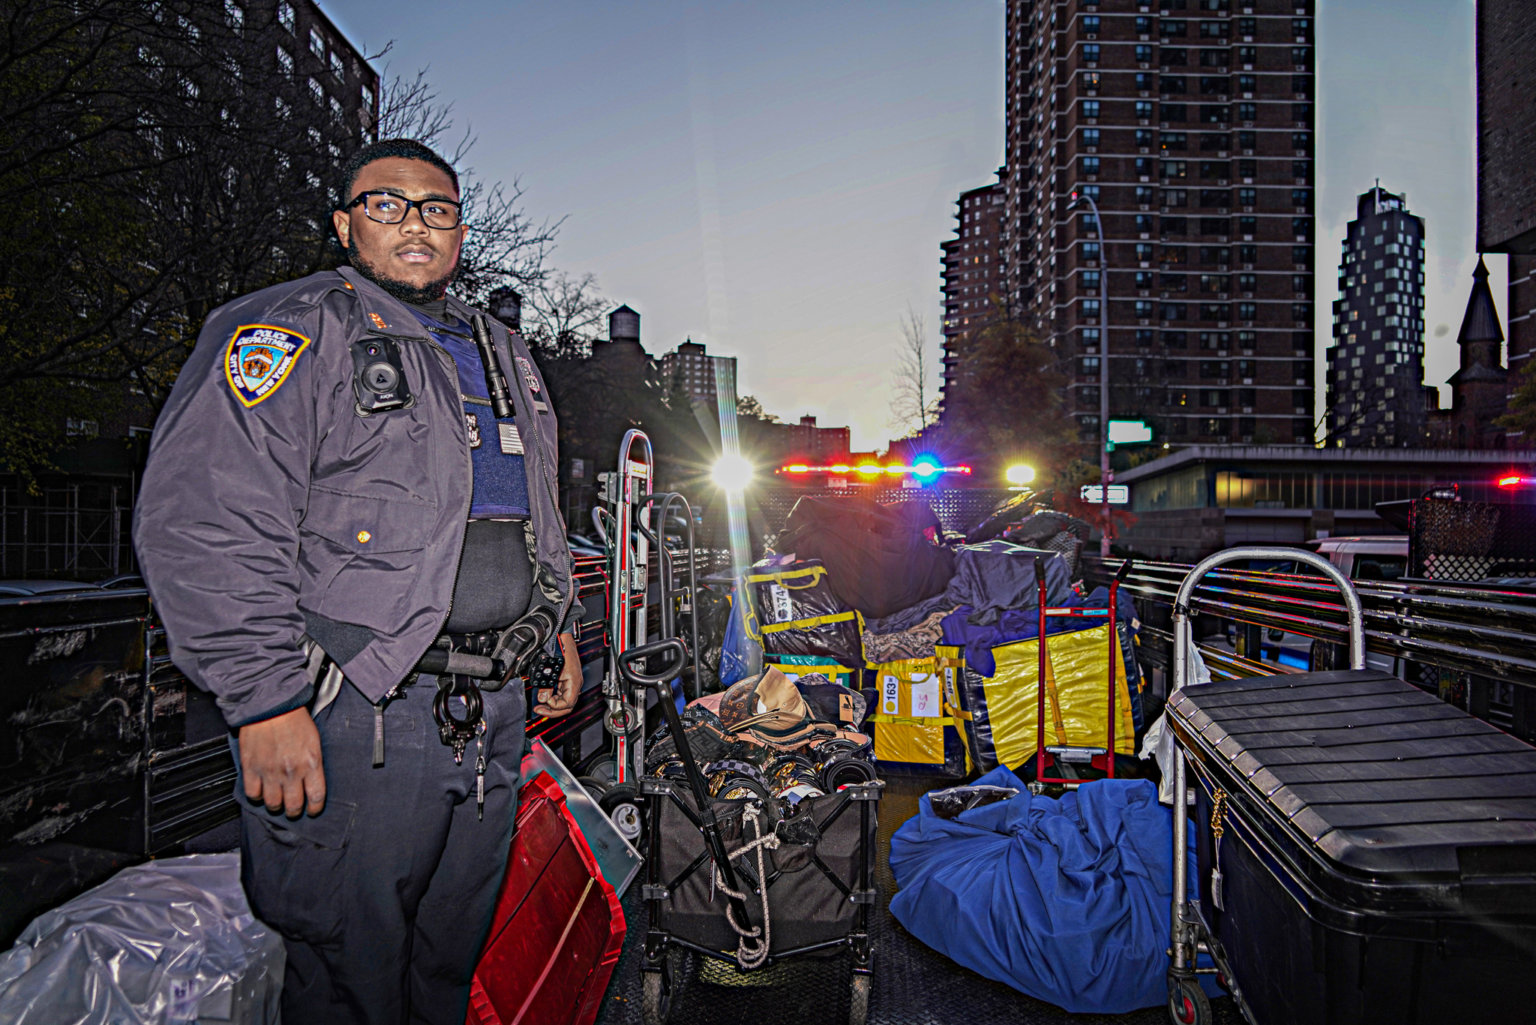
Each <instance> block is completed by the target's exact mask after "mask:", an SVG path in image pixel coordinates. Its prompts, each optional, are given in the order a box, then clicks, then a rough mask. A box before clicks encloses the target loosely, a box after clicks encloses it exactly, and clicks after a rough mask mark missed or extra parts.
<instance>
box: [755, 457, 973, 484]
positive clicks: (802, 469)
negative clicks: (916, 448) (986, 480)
mask: <svg viewBox="0 0 1536 1025" xmlns="http://www.w3.org/2000/svg"><path fill="white" fill-rule="evenodd" d="M779 472H780V473H791V474H810V473H825V474H829V475H831V476H834V477H843V476H847V475H849V474H855V473H857V474H862V475H863V476H865V477H878V476H880V475H881V474H889V475H890V476H892V477H902V476H905V475H907V474H911V475H913V476H914V477H919V478H921V479H923V480H932V479H933V478H935V477H937V476H939V475H940V474H942V473H963V474H969V473H970V472H971V468H970V467H969V466H940V465H939V464H938V463H932V462H927V461H924V460H918V461H917V462H915V463H913V464H912V465H910V466H907V465H905V464H902V463H892V464H890V465H889V466H881V465H880V464H879V463H859V464H858V465H857V466H855V465H852V464H849V463H834V464H832V465H830V466H810V465H808V464H806V463H790V464H789V465H787V466H781V467H779Z"/></svg>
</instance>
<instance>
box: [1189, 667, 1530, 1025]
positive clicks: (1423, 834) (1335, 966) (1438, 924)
mask: <svg viewBox="0 0 1536 1025" xmlns="http://www.w3.org/2000/svg"><path fill="white" fill-rule="evenodd" d="M1168 722H1169V725H1170V726H1171V728H1172V729H1173V732H1174V736H1175V737H1176V738H1177V740H1178V743H1179V746H1180V747H1181V748H1182V749H1183V751H1184V752H1185V754H1186V756H1187V758H1188V760H1189V762H1188V764H1189V766H1190V778H1191V783H1192V784H1193V785H1194V786H1195V789H1196V792H1197V794H1198V802H1197V806H1196V810H1195V825H1196V830H1197V834H1198V840H1197V846H1196V849H1197V850H1198V858H1197V862H1196V863H1197V865H1198V866H1199V867H1198V875H1199V881H1200V892H1199V897H1200V901H1199V909H1200V913H1201V915H1202V917H1203V918H1204V920H1205V925H1206V928H1207V929H1208V932H1209V938H1210V941H1211V942H1212V945H1213V946H1214V947H1215V950H1216V953H1217V955H1218V957H1217V961H1218V964H1220V965H1221V966H1222V968H1223V972H1224V974H1226V976H1227V979H1226V981H1227V982H1228V984H1229V986H1230V987H1231V988H1232V989H1233V990H1234V992H1235V994H1236V995H1237V996H1238V998H1239V1001H1240V1003H1241V1004H1242V1005H1243V1006H1244V1007H1245V1008H1246V1009H1247V1011H1248V1013H1249V1016H1250V1017H1251V1019H1252V1020H1254V1021H1256V1022H1258V1023H1259V1025H1288V1023H1293V1022H1330V1023H1343V1022H1350V1023H1354V1022H1383V1023H1388V1022H1390V1023H1393V1025H1400V1023H1410V1022H1436V1023H1440V1022H1447V1021H1458V1020H1464V1019H1467V1018H1468V1017H1473V1018H1475V1019H1476V1020H1480V1021H1487V1022H1516V1021H1521V1022H1531V1021H1536V995H1533V980H1536V748H1532V747H1530V746H1528V745H1526V744H1524V743H1522V742H1520V741H1518V740H1516V739H1515V738H1513V737H1511V736H1508V735H1507V734H1504V733H1502V732H1500V731H1499V730H1497V729H1495V728H1493V727H1492V726H1489V725H1488V724H1486V723H1484V722H1482V721H1481V720H1478V719H1475V718H1473V717H1472V716H1470V715H1468V714H1467V713H1465V712H1463V711H1461V710H1460V709H1457V708H1454V707H1452V706H1450V705H1447V704H1445V703H1444V702H1441V701H1439V700H1438V699H1436V698H1434V697H1432V696H1430V695H1428V694H1426V693H1424V692H1422V691H1420V690H1418V689H1417V688H1415V687H1412V686H1410V685H1409V684H1407V683H1404V682H1403V681H1401V680H1398V679H1396V678H1395V677H1392V676H1388V675H1385V674H1383V673H1379V672H1375V671H1371V670H1345V671H1338V672H1322V673H1303V674H1296V675H1288V676H1275V677H1266V678H1262V679H1247V680H1242V681H1236V682H1231V683H1212V684H1205V685H1201V686H1192V687H1188V688H1186V689H1183V690H1181V691H1179V692H1178V693H1176V694H1175V695H1174V696H1173V697H1172V698H1171V699H1170V702H1169V706H1168ZM1218 794H1220V796H1221V814H1220V816H1219V821H1220V824H1221V830H1222V840H1221V852H1220V860H1219V867H1220V870H1221V873H1222V876H1223V879H1222V883H1221V896H1222V901H1221V903H1222V907H1221V908H1218V907H1217V906H1216V900H1215V894H1214V893H1213V892H1212V872H1211V869H1212V866H1213V865H1215V864H1216V863H1217V862H1216V860H1215V852H1214V846H1215V845H1214V842H1213V836H1212V833H1213V830H1212V825H1213V814H1212V813H1213V807H1214V803H1215V801H1216V799H1217V796H1218ZM1184 1006H1185V1008H1186V1009H1187V1008H1188V1007H1189V1006H1190V1005H1188V1004H1185V1005H1184Z"/></svg>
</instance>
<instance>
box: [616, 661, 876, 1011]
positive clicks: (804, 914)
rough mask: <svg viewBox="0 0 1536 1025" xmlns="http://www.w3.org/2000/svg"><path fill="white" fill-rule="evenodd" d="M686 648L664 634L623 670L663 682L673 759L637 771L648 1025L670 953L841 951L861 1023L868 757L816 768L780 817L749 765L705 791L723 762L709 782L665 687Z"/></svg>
mask: <svg viewBox="0 0 1536 1025" xmlns="http://www.w3.org/2000/svg"><path fill="white" fill-rule="evenodd" d="M687 658H688V652H687V649H686V647H685V646H684V645H683V644H682V642H680V641H678V640H675V639H671V640H663V641H657V642H653V643H651V644H647V645H642V646H640V647H637V648H634V649H633V650H631V651H630V652H627V653H626V654H625V655H624V656H623V659H622V661H621V669H620V671H621V672H622V673H623V674H624V676H625V678H626V679H627V680H629V681H630V682H631V683H633V684H636V685H640V686H646V687H650V688H653V689H656V690H658V691H659V696H660V697H661V698H662V700H661V701H660V706H661V710H662V715H663V717H664V718H665V720H666V723H667V726H668V730H669V732H670V735H671V736H672V737H674V738H676V755H677V762H678V763H679V764H678V765H677V766H676V768H677V770H678V771H676V772H674V773H672V774H670V776H666V777H656V776H648V777H646V778H644V779H643V780H642V781H641V790H642V793H643V795H644V796H645V797H646V799H647V800H648V802H649V813H648V815H647V819H648V822H649V830H648V850H647V854H646V876H645V882H644V884H643V888H642V894H643V896H644V898H645V900H646V902H647V905H648V908H649V927H648V929H647V932H646V937H645V951H644V956H643V958H642V961H641V966H640V970H641V972H642V973H643V989H642V993H643V999H644V1014H645V1021H646V1025H661V1023H663V1022H665V1021H666V1020H667V1018H668V1015H669V1014H670V1012H671V1008H672V1005H673V1003H674V1000H673V997H674V996H675V987H676V986H677V985H679V984H680V981H681V979H680V976H678V975H676V974H675V973H674V971H673V965H674V964H675V963H676V961H677V959H676V958H674V957H672V955H673V954H674V953H677V954H682V955H687V954H689V953H691V954H692V955H696V956H699V957H704V958H710V959H713V960H715V961H717V962H721V963H723V964H726V965H729V966H732V967H735V968H738V969H741V970H743V971H746V972H753V971H757V970H760V969H763V968H766V967H768V966H769V965H772V964H775V963H778V962H781V961H784V960H785V959H788V958H795V957H800V956H802V955H815V954H821V955H828V956H835V955H838V954H839V953H840V952H846V954H847V956H848V958H849V960H850V962H851V974H850V978H849V988H850V1011H849V1025H863V1023H864V1021H865V1018H866V1015H867V1012H868V1007H869V991H870V983H871V979H872V958H873V950H872V945H871V940H870V932H869V926H870V923H869V915H870V911H871V909H872V908H873V907H874V905H875V900H876V891H875V884H874V878H875V853H876V839H875V826H876V821H875V819H876V814H875V813H876V808H877V802H878V801H879V799H880V794H881V791H882V789H883V787H884V784H883V783H882V782H881V781H879V780H878V779H875V778H874V772H873V769H872V767H869V763H867V762H855V761H850V760H846V759H843V758H841V757H839V756H833V757H832V758H831V759H829V760H828V762H827V764H824V765H821V766H817V767H815V770H816V771H817V772H819V774H820V776H821V777H822V783H823V787H822V790H823V791H824V792H819V793H811V794H808V796H805V797H803V798H801V799H800V800H799V802H798V804H797V805H796V806H795V809H794V814H793V815H788V816H780V815H779V814H778V812H777V811H776V809H775V808H774V798H773V797H772V795H771V794H770V793H768V792H767V791H766V790H765V789H763V788H762V787H761V786H760V784H759V785H758V786H756V787H754V781H753V774H752V772H751V771H750V768H749V767H747V766H745V765H743V766H741V767H740V768H739V773H740V781H741V784H742V785H741V786H740V787H735V788H733V787H730V786H726V787H721V786H719V785H715V786H713V788H712V787H711V784H712V783H716V784H717V783H718V782H719V781H718V780H715V779H714V776H715V775H718V774H719V773H720V772H722V771H725V772H730V771H732V769H731V767H730V766H725V767H723V768H722V766H720V765H719V764H716V765H713V766H712V767H711V770H710V771H711V778H710V780H706V778H705V773H704V770H703V769H702V768H701V766H700V765H699V763H698V761H697V760H696V756H695V753H694V752H693V751H692V749H691V746H690V744H689V741H688V737H687V735H686V733H685V732H684V727H683V723H682V718H681V716H680V715H679V713H678V710H677V707H676V705H675V704H674V703H673V701H672V699H671V694H670V692H669V690H668V687H669V685H668V682H667V681H669V680H671V679H672V678H674V677H676V676H677V674H678V673H679V672H680V671H681V669H682V667H683V666H684V664H685V663H686V661H687ZM648 661H649V662H650V663H651V667H650V668H648V667H647V662H648ZM852 770H859V771H852ZM711 789H713V791H714V793H715V794H719V795H721V796H712V795H711ZM737 793H747V794H749V796H746V797H738V796H734V795H735V794H737ZM726 795H731V796H726Z"/></svg>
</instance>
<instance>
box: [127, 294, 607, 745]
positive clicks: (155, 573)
mask: <svg viewBox="0 0 1536 1025" xmlns="http://www.w3.org/2000/svg"><path fill="white" fill-rule="evenodd" d="M449 309H450V311H451V312H453V313H456V314H458V315H459V316H460V317H462V318H464V319H466V320H467V319H468V317H469V315H470V314H471V313H472V312H477V311H474V310H472V309H471V308H470V307H468V306H466V305H464V304H463V303H460V302H458V301H457V300H454V299H450V301H449ZM491 327H492V335H493V338H494V342H495V346H496V352H497V355H498V357H499V361H500V363H501V365H502V371H503V373H505V374H506V377H507V381H508V383H509V384H510V385H511V391H512V398H513V404H514V408H515V410H516V414H517V424H518V428H519V430H520V432H521V434H522V437H523V443H524V459H525V461H524V465H525V467H526V469H527V473H528V497H529V504H530V514H531V521H532V522H531V526H532V531H531V534H532V537H533V541H532V542H531V544H532V547H533V548H534V549H535V551H534V552H533V555H534V558H535V565H536V567H537V570H538V572H537V574H536V576H537V578H538V580H539V585H540V588H541V590H542V591H543V592H544V597H545V598H546V600H547V601H548V602H549V603H550V604H551V605H552V606H554V607H556V608H558V609H559V610H560V616H559V622H560V623H561V624H562V627H563V628H564V629H569V625H570V623H571V622H573V618H574V616H576V615H579V609H580V605H579V604H577V602H576V601H575V586H574V583H573V580H572V574H571V554H570V548H569V546H568V544H567V542H566V538H565V526H564V523H563V521H562V520H561V516H560V507H559V501H558V497H557V491H556V487H557V485H556V473H557V469H558V466H559V462H558V449H557V445H556V422H555V414H554V410H553V409H551V408H550V405H549V393H548V391H547V389H546V388H545V387H544V383H543V380H542V378H541V377H540V375H539V371H538V368H537V367H536V366H535V365H534V363H533V359H532V357H531V356H530V354H529V352H528V349H527V346H526V345H524V343H523V341H522V339H521V338H519V337H518V336H516V335H514V334H511V333H510V332H509V331H508V330H507V329H506V328H505V327H504V326H503V325H502V324H500V323H497V322H496V321H494V320H492V321H491ZM378 336H389V337H391V338H393V339H394V340H395V341H396V343H397V344H398V345H399V347H400V353H401V364H402V366H403V368H404V371H405V377H406V380H407V382H408V383H409V386H410V389H411V391H412V393H413V394H414V396H415V405H414V406H412V407H410V408H407V409H399V410H394V411H391V412H385V413H374V414H371V415H369V416H361V415H359V414H358V411H357V406H356V404H357V399H356V395H355V393H354V391H353V377H354V371H353V363H352V355H351V345H352V343H353V342H356V341H359V340H361V339H364V338H369V337H378ZM471 473H472V471H471V469H470V454H469V442H468V437H467V433H466V430H465V424H464V407H463V403H462V400H461V398H460V395H459V388H458V375H457V371H456V370H455V368H454V364H453V361H452V359H451V358H450V357H449V355H448V354H447V353H446V352H445V351H443V349H442V348H440V347H439V346H438V345H437V344H436V343H435V342H433V341H432V340H431V339H430V337H429V336H428V335H427V333H426V330H425V329H424V328H422V326H421V325H420V322H419V321H418V320H417V319H416V318H415V316H413V315H412V313H411V312H410V310H409V309H408V308H407V307H405V306H404V305H403V304H401V303H400V302H398V301H397V300H395V299H394V298H393V297H392V296H390V295H389V294H388V293H387V292H385V291H384V290H383V289H381V288H379V287H378V286H377V285H375V284H373V283H372V282H371V281H369V280H367V279H366V278H364V277H362V276H361V275H359V274H358V273H357V272H356V271H355V270H353V269H352V268H350V267H343V268H341V269H340V270H338V271H327V272H323V273H320V274H314V275H311V276H309V277H307V278H302V279H300V280H298V281H292V282H288V283H286V284H282V285H278V286H276V287H273V288H268V289H264V290H262V291H260V292H255V293H252V294H251V295H247V296H244V297H242V298H240V299H237V300H235V301H234V302H232V303H229V304H228V305H226V306H221V307H219V308H218V309H217V310H215V311H213V313H212V314H210V315H209V317H208V320H207V322H206V323H205V324H204V325H203V330H202V333H201V334H200V335H199V337H198V341H197V345H196V347H195V348H194V350H193V352H192V355H191V357H190V358H189V359H188V360H187V363H186V365H185V366H184V367H183V368H182V371H181V374H180V376H179V377H177V379H176V384H175V386H174V387H173V388H172V390H171V394H170V398H169V399H168V400H167V402H166V404H165V409H164V410H163V411H162V412H161V414H160V418H159V420H158V421H157V422H156V424H155V428H154V435H153V438H152V441H151V444H150V454H149V464H148V468H147V469H146V471H145V474H144V481H143V486H142V488H141V490H140V497H139V501H138V508H137V512H136V516H135V521H134V543H135V545H136V547H137V550H138V555H139V562H140V565H141V566H142V568H143V572H144V577H145V580H146V581H147V583H148V585H149V590H150V594H151V595H152V597H153V598H154V602H155V607H156V610H157V612H158V615H159V617H160V619H161V621H162V622H163V623H164V625H165V628H166V633H167V635H168V637H169V640H170V644H171V653H172V658H173V660H174V661H175V663H176V665H177V666H178V667H180V668H181V669H182V671H183V672H185V673H186V674H187V676H188V677H190V678H191V679H192V680H193V681H194V682H195V683H197V684H198V685H199V686H201V687H203V688H204V689H206V690H208V691H210V692H212V693H213V694H214V696H215V697H216V698H217V699H218V702H219V706H220V708H221V710H222V711H223V713H224V717H225V719H226V720H227V721H228V722H229V724H230V725H231V726H235V727H238V726H242V725H245V724H247V723H251V722H257V721H259V720H262V719H266V718H270V717H272V716H274V715H277V714H279V713H281V712H286V711H289V710H292V709H294V708H298V707H300V706H301V705H303V704H305V703H307V702H308V701H309V700H310V697H311V687H310V684H309V681H308V678H307V676H306V674H305V658H304V655H303V652H302V650H301V642H302V640H303V638H304V636H305V633H306V623H309V624H314V623H323V624H326V625H327V634H328V637H329V639H328V640H327V641H324V642H322V643H323V646H324V647H325V648H326V650H327V653H328V654H330V655H331V656H332V658H334V659H335V660H336V662H337V663H338V664H339V665H340V667H341V670H342V672H344V673H345V674H346V677H347V679H348V680H350V681H351V682H352V683H353V685H355V686H356V687H357V688H358V689H359V690H361V691H362V692H363V694H364V695H366V696H367V697H368V698H369V700H371V701H378V700H379V699H380V698H382V697H383V696H384V695H385V694H386V693H388V691H389V690H390V689H391V688H393V687H394V686H395V685H396V684H398V683H399V682H400V681H401V680H402V679H403V678H404V676H405V675H406V673H407V672H408V671H409V670H410V669H411V667H412V666H414V665H415V664H416V662H417V660H418V659H420V657H421V655H422V653H423V652H425V651H426V649H427V647H428V646H429V645H430V644H431V643H432V641H433V640H434V639H435V638H436V637H437V636H438V633H439V631H440V630H441V628H442V626H443V623H444V622H445V621H446V620H447V617H448V610H449V605H450V603H451V601H452V596H453V585H454V578H455V576H456V574H457V570H458V560H459V553H460V551H461V549H462V547H463V543H464V530H465V524H466V523H467V521H468V515H469V501H470V487H471V482H472V476H471Z"/></svg>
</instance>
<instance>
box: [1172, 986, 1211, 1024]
mask: <svg viewBox="0 0 1536 1025" xmlns="http://www.w3.org/2000/svg"><path fill="white" fill-rule="evenodd" d="M1170 981H1171V982H1172V984H1171V985H1170V986H1169V987H1168V1018H1169V1020H1170V1021H1172V1022H1174V1025H1210V1022H1211V1001H1210V998H1209V997H1207V996H1206V995H1205V990H1203V989H1201V988H1200V984H1199V983H1198V982H1196V981H1195V980H1194V979H1179V980H1177V981H1172V980H1170Z"/></svg>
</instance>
